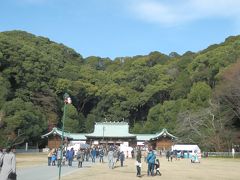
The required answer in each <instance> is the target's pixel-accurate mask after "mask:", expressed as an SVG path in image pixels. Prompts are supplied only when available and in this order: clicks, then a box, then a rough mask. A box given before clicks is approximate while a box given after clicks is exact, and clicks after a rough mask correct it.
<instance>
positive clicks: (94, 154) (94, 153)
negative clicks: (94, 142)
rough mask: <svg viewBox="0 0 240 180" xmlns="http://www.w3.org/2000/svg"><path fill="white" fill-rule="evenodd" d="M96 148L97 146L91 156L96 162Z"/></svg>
mask: <svg viewBox="0 0 240 180" xmlns="http://www.w3.org/2000/svg"><path fill="white" fill-rule="evenodd" d="M96 154H97V152H96V149H95V148H92V150H91V157H92V162H93V163H95V159H96Z"/></svg>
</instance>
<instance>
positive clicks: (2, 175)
mask: <svg viewBox="0 0 240 180" xmlns="http://www.w3.org/2000/svg"><path fill="white" fill-rule="evenodd" d="M2 162H3V164H2V170H1V172H0V179H1V180H15V179H16V157H15V154H14V153H13V152H12V147H8V148H7V149H6V153H5V154H4V157H3V159H2ZM10 176H11V177H10Z"/></svg>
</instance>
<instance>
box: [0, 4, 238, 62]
mask: <svg viewBox="0 0 240 180" xmlns="http://www.w3.org/2000/svg"><path fill="white" fill-rule="evenodd" d="M0 4H1V6H0V7H1V11H0V32H3V31H10V30H23V31H27V32H29V33H32V34H35V35H37V36H44V37H48V38H49V39H50V40H52V41H55V42H57V43H62V44H64V45H66V46H68V47H70V48H73V49H74V50H75V51H77V52H78V53H80V54H81V55H82V56H83V57H84V58H85V57H88V56H100V57H102V58H105V57H109V58H111V59H114V58H116V57H126V56H136V55H147V54H149V53H150V52H153V51H159V52H161V53H164V54H167V55H168V54H169V53H171V52H177V53H178V54H183V53H185V52H187V51H193V52H198V51H200V50H203V49H205V48H207V47H208V46H210V45H212V44H218V43H221V42H223V41H224V40H225V38H227V37H228V36H233V35H239V34H240V1H239V0H1V3H0Z"/></svg>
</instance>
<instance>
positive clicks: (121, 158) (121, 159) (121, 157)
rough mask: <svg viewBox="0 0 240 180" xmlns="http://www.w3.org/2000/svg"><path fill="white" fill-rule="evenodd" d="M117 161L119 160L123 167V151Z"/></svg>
mask: <svg viewBox="0 0 240 180" xmlns="http://www.w3.org/2000/svg"><path fill="white" fill-rule="evenodd" d="M119 159H120V162H121V167H123V161H124V160H125V155H124V153H123V151H122V152H120V154H119Z"/></svg>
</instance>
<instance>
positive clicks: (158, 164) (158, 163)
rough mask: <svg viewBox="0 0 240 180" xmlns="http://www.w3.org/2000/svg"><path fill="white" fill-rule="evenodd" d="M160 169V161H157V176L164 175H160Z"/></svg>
mask: <svg viewBox="0 0 240 180" xmlns="http://www.w3.org/2000/svg"><path fill="white" fill-rule="evenodd" d="M159 168H160V162H159V160H158V159H156V162H155V169H156V174H155V175H159V176H161V175H162V174H161V173H160V171H159Z"/></svg>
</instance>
